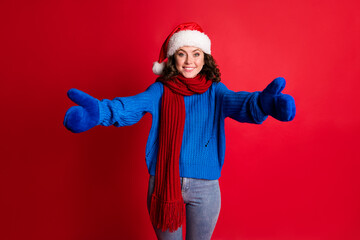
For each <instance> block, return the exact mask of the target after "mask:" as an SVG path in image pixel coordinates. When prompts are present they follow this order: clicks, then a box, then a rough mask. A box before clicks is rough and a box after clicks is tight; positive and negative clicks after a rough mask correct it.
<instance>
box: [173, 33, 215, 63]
mask: <svg viewBox="0 0 360 240" xmlns="http://www.w3.org/2000/svg"><path fill="white" fill-rule="evenodd" d="M183 46H191V47H198V48H200V49H201V50H202V51H204V52H205V53H207V54H211V50H210V49H211V41H210V38H209V37H208V36H207V35H206V34H204V33H202V32H199V31H196V30H184V31H180V32H177V33H174V35H172V36H171V38H170V40H169V45H168V51H167V57H169V56H171V55H173V54H174V53H175V52H176V50H178V49H179V48H181V47H183Z"/></svg>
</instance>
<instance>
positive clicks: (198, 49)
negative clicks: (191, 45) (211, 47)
mask: <svg viewBox="0 0 360 240" xmlns="http://www.w3.org/2000/svg"><path fill="white" fill-rule="evenodd" d="M177 51H178V52H179V51H183V52H186V51H185V50H184V49H182V48H180V49H179V50H177ZM196 51H201V49H200V48H197V49H195V50H193V51H192V52H196Z"/></svg>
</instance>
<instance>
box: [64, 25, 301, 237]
mask: <svg viewBox="0 0 360 240" xmlns="http://www.w3.org/2000/svg"><path fill="white" fill-rule="evenodd" d="M153 72H154V73H156V74H158V75H160V77H158V78H157V80H156V82H155V83H153V84H152V85H150V86H149V88H148V89H147V90H146V91H145V92H143V93H140V94H138V95H135V96H131V97H120V98H115V99H113V100H107V99H104V100H102V101H99V100H97V99H95V98H93V97H91V96H89V95H87V94H86V93H83V92H81V91H79V90H76V89H70V90H69V92H68V96H69V98H70V99H71V100H72V101H74V102H75V103H77V104H78V105H79V106H75V107H71V108H70V109H69V110H68V111H67V113H66V115H65V120H64V125H65V127H66V128H68V129H69V130H70V131H72V132H75V133H78V132H83V131H86V130H88V129H90V128H92V127H94V126H96V125H102V126H110V125H115V126H118V127H120V126H128V125H132V124H134V123H136V122H138V121H139V120H140V119H141V118H142V116H143V115H144V114H145V113H146V112H149V113H151V114H152V127H151V129H150V133H149V137H148V141H147V145H146V164H147V167H148V170H149V174H150V179H149V190H148V209H149V214H150V219H151V222H152V224H153V226H154V229H155V233H156V235H157V237H158V239H182V227H181V226H182V224H183V223H184V222H185V220H186V239H196V240H199V239H210V238H211V235H212V233H213V230H214V228H215V225H216V222H217V218H218V215H219V212H220V189H219V183H218V178H219V177H220V173H221V168H222V166H223V163H224V155H225V134H224V119H225V118H226V117H231V118H233V119H235V120H237V121H239V122H247V123H256V124H260V123H262V122H263V121H264V120H265V119H266V118H267V116H268V115H271V116H272V117H274V118H276V119H278V120H280V121H291V120H292V119H293V118H294V116H295V102H294V99H293V98H292V97H291V96H290V95H286V94H282V93H281V91H282V90H283V88H284V87H285V80H284V79H283V78H277V79H275V80H274V81H273V82H272V83H271V84H270V85H269V86H268V87H267V88H266V89H265V90H264V91H262V92H254V93H249V92H233V91H231V90H228V89H227V88H226V87H225V85H224V84H222V83H220V71H219V69H218V67H217V65H216V63H215V61H214V59H213V58H212V56H211V42H210V39H209V37H208V36H207V35H206V34H205V33H204V31H203V30H202V29H201V27H200V26H199V25H198V24H196V23H184V24H181V25H179V26H177V27H176V28H175V29H174V30H173V31H172V32H171V34H170V35H169V36H168V38H167V39H166V40H165V42H164V44H163V46H162V48H161V51H160V56H159V60H158V62H156V63H154V66H153Z"/></svg>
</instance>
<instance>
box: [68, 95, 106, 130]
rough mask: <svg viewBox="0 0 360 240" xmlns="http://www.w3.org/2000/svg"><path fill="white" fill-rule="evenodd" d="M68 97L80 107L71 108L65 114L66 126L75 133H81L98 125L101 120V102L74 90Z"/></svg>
mask: <svg viewBox="0 0 360 240" xmlns="http://www.w3.org/2000/svg"><path fill="white" fill-rule="evenodd" d="M67 95H68V97H69V98H70V99H71V101H73V102H74V103H76V104H78V105H79V106H74V107H71V108H70V109H69V110H68V111H67V112H66V114H65V118H64V126H65V127H66V128H67V129H68V130H70V131H71V132H73V133H80V132H85V131H87V130H89V129H90V128H93V127H95V126H96V125H98V122H99V119H100V111H99V100H97V99H96V98H93V97H92V96H90V95H88V94H86V93H84V92H82V91H80V90H77V89H75V88H72V89H70V90H69V91H68V93H67Z"/></svg>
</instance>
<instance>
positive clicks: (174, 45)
mask: <svg viewBox="0 0 360 240" xmlns="http://www.w3.org/2000/svg"><path fill="white" fill-rule="evenodd" d="M183 46H191V47H198V48H200V49H201V50H202V51H203V52H205V53H207V54H211V41H210V38H209V37H208V36H207V35H206V34H205V33H204V31H203V30H202V28H201V27H200V26H199V25H198V24H197V23H194V22H191V23H183V24H180V25H179V26H177V27H176V28H175V29H174V30H173V31H172V32H171V33H170V35H169V36H168V37H167V38H166V40H165V42H164V44H163V45H162V47H161V50H160V55H159V60H158V61H157V62H154V65H153V68H152V70H153V72H154V73H155V74H157V75H161V74H162V72H163V69H164V67H165V62H166V61H167V58H168V57H170V56H171V55H173V54H174V53H175V52H176V50H178V49H179V48H181V47H183Z"/></svg>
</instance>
